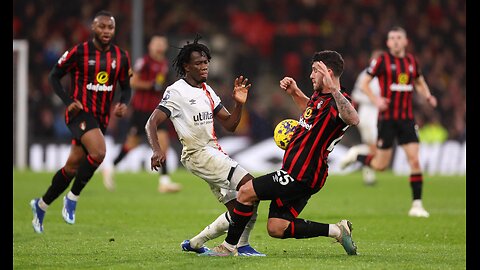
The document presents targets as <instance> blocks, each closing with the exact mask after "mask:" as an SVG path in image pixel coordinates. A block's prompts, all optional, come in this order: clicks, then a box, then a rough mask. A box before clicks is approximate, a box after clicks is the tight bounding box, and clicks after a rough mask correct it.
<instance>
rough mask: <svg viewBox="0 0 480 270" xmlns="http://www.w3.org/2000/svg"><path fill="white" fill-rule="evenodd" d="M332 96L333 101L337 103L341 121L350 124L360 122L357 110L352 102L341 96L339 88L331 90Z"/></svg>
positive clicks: (354, 124)
mask: <svg viewBox="0 0 480 270" xmlns="http://www.w3.org/2000/svg"><path fill="white" fill-rule="evenodd" d="M332 96H333V98H334V99H335V103H337V108H338V111H339V113H340V118H342V120H343V122H345V123H346V124H347V125H351V126H356V125H358V122H360V120H359V118H358V113H357V111H356V110H355V108H354V107H353V106H352V103H350V102H349V101H348V99H346V98H345V96H343V94H342V93H341V92H340V90H336V89H335V90H333V91H332Z"/></svg>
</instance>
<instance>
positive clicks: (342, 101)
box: [313, 61, 360, 126]
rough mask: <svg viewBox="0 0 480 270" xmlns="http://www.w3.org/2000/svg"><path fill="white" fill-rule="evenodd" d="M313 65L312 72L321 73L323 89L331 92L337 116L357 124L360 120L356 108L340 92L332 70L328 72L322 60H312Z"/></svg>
mask: <svg viewBox="0 0 480 270" xmlns="http://www.w3.org/2000/svg"><path fill="white" fill-rule="evenodd" d="M313 67H314V69H313V72H320V73H321V74H322V75H323V79H322V82H323V87H324V88H323V89H324V90H325V89H328V92H330V94H332V96H333V99H334V100H335V103H336V104H337V109H338V113H339V116H340V118H341V119H342V120H343V122H345V124H347V125H351V126H356V125H358V123H359V122H360V120H359V118H358V113H357V110H355V108H354V107H353V105H352V103H350V100H348V99H347V98H346V97H345V96H344V94H343V93H342V92H341V89H340V84H339V82H337V80H335V81H334V80H333V78H332V77H333V76H334V75H333V71H330V72H329V69H328V68H327V66H326V65H325V64H324V63H323V62H322V61H318V62H317V61H316V62H314V63H313Z"/></svg>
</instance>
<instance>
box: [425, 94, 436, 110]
mask: <svg viewBox="0 0 480 270" xmlns="http://www.w3.org/2000/svg"><path fill="white" fill-rule="evenodd" d="M427 101H428V103H429V104H430V105H431V106H432V107H434V108H435V107H437V98H436V97H435V96H429V97H428V98H427Z"/></svg>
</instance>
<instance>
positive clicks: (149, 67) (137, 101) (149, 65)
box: [131, 54, 168, 112]
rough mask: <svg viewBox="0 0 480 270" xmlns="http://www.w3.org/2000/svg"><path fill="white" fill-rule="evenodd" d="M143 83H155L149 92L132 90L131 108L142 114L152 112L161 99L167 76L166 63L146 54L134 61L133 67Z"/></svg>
mask: <svg viewBox="0 0 480 270" xmlns="http://www.w3.org/2000/svg"><path fill="white" fill-rule="evenodd" d="M133 69H134V72H135V73H137V74H138V75H139V77H140V79H141V80H143V81H155V84H154V87H152V88H151V89H149V90H143V89H142V90H135V89H133V90H134V94H133V97H132V102H131V105H132V108H133V109H135V110H138V111H142V112H153V110H155V108H156V107H157V105H158V103H160V100H161V99H162V96H163V92H164V91H165V84H166V81H167V74H168V61H167V60H166V59H165V60H163V61H157V60H155V59H153V58H152V57H150V56H149V55H148V54H147V55H145V56H143V57H142V58H139V59H138V60H137V61H135V65H134V66H133Z"/></svg>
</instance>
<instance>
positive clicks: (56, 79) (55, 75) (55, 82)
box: [48, 65, 74, 106]
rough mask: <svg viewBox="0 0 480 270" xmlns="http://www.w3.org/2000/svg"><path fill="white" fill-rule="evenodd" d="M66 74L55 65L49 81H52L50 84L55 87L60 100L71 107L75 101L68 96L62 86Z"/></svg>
mask: <svg viewBox="0 0 480 270" xmlns="http://www.w3.org/2000/svg"><path fill="white" fill-rule="evenodd" d="M65 74H66V72H65V70H64V69H62V68H59V67H58V66H57V65H55V66H54V67H53V68H52V70H51V71H50V74H49V75H48V80H49V81H50V84H51V85H52V87H53V90H54V91H55V94H57V96H59V97H60V99H61V100H62V101H63V103H64V104H65V105H67V106H68V105H70V104H71V103H72V102H74V100H73V99H72V98H71V97H70V95H68V93H67V91H65V89H64V88H63V86H62V78H63V76H65Z"/></svg>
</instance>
